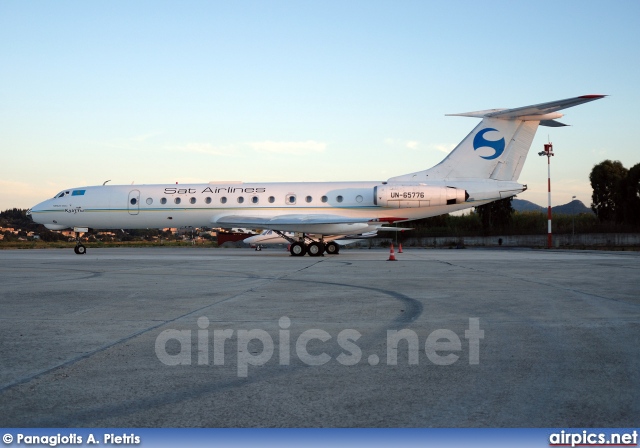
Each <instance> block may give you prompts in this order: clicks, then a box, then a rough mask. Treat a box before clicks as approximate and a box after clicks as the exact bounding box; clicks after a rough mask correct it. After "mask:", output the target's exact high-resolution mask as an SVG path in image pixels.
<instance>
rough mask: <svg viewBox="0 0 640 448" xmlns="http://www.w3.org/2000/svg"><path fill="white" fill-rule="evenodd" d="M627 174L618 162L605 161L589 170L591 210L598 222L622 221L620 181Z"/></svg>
mask: <svg viewBox="0 0 640 448" xmlns="http://www.w3.org/2000/svg"><path fill="white" fill-rule="evenodd" d="M627 173H628V170H627V169H626V168H625V167H624V166H623V165H622V163H621V162H620V161H619V160H616V161H611V160H605V161H604V162H600V163H599V164H597V165H595V166H594V167H593V169H592V170H591V174H590V175H589V180H590V181H591V188H593V195H592V196H591V200H592V204H591V209H592V210H593V211H594V212H595V214H596V216H598V219H599V220H600V221H617V222H621V221H622V219H623V213H622V210H623V207H622V196H623V195H622V194H621V191H622V181H623V179H624V178H625V177H626V176H627Z"/></svg>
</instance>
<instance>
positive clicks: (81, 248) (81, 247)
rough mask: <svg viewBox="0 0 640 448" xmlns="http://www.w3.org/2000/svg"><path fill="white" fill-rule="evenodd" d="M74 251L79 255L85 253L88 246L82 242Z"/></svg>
mask: <svg viewBox="0 0 640 448" xmlns="http://www.w3.org/2000/svg"><path fill="white" fill-rule="evenodd" d="M73 251H74V252H75V253H76V254H78V255H84V254H86V253H87V248H86V247H84V246H83V245H82V244H78V245H77V246H76V247H75V249H73Z"/></svg>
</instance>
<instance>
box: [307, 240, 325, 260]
mask: <svg viewBox="0 0 640 448" xmlns="http://www.w3.org/2000/svg"><path fill="white" fill-rule="evenodd" d="M307 252H308V253H309V256H310V257H319V256H320V255H322V254H323V253H324V244H322V243H320V242H318V241H314V242H313V243H311V244H309V246H307Z"/></svg>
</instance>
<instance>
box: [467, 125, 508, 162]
mask: <svg viewBox="0 0 640 448" xmlns="http://www.w3.org/2000/svg"><path fill="white" fill-rule="evenodd" d="M491 131H495V132H498V130H497V129H493V128H484V129H482V130H481V131H480V132H478V133H477V134H476V136H475V137H474V138H473V150H474V151H475V150H477V149H478V148H484V147H485V146H486V147H489V148H492V149H493V150H494V151H495V152H494V153H493V154H492V155H490V156H480V157H482V158H483V159H486V160H493V159H497V158H498V157H500V156H501V155H502V153H503V152H504V147H505V141H504V138H501V139H500V140H487V139H486V138H484V134H485V133H487V132H491Z"/></svg>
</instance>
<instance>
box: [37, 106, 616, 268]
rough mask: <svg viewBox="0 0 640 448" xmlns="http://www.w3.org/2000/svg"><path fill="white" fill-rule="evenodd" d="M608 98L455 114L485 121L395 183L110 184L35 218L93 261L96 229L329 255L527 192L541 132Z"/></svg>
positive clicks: (58, 199)
mask: <svg viewBox="0 0 640 448" xmlns="http://www.w3.org/2000/svg"><path fill="white" fill-rule="evenodd" d="M605 96H606V95H583V96H578V97H573V98H567V99H564V100H558V101H551V102H547V103H541V104H535V105H532V106H525V107H518V108H515V109H490V110H482V111H476V112H466V113H461V114H451V115H452V116H463V117H474V118H481V121H480V123H479V124H478V125H477V126H475V128H474V129H473V130H472V131H471V132H470V133H469V134H468V135H467V136H466V137H465V138H464V139H463V140H462V141H461V142H460V143H459V144H458V145H457V146H456V147H455V148H454V149H453V150H452V151H451V152H450V153H449V154H448V155H447V156H446V157H445V158H444V159H443V160H442V161H441V162H440V163H439V164H437V165H435V166H434V167H432V168H429V169H425V170H421V171H416V172H413V173H409V174H404V175H400V176H396V177H392V178H390V179H387V180H386V181H368V182H272V183H266V182H254V183H243V182H209V183H208V184H186V185H174V184H159V185H104V184H103V185H100V186H87V187H76V188H69V189H65V190H63V191H61V192H59V193H58V194H56V195H55V196H54V197H53V198H51V199H47V200H45V201H44V202H41V203H39V204H37V205H36V206H34V207H33V208H31V209H30V211H29V214H30V215H31V217H32V219H33V220H34V221H35V222H37V223H40V224H44V226H45V227H46V228H48V229H51V230H62V229H67V228H72V229H73V230H74V232H76V247H75V248H74V251H75V252H76V253H77V254H84V253H86V248H85V247H84V246H83V245H82V244H80V242H79V239H78V236H79V235H80V233H81V232H87V231H88V229H89V228H93V229H114V228H116V229H121V228H122V229H145V228H164V227H182V226H193V227H204V226H206V227H222V228H232V227H247V228H261V229H271V230H273V231H274V232H276V233H278V234H279V235H280V236H282V237H284V238H285V239H286V240H287V241H289V242H290V243H291V246H290V253H291V255H293V256H304V255H305V254H309V255H310V256H320V255H323V253H324V252H325V251H326V249H327V245H326V244H325V240H324V236H325V235H353V234H361V233H366V232H373V231H377V230H379V229H381V228H383V226H384V225H386V224H390V223H397V222H401V221H402V222H403V221H410V220H415V219H421V218H427V217H431V216H437V215H442V214H446V213H451V212H455V211H458V210H463V209H466V208H471V207H477V206H479V205H483V204H487V203H489V202H492V201H496V200H499V199H504V198H508V197H512V196H515V195H517V194H519V193H521V192H523V191H525V190H526V189H527V186H526V185H524V184H520V183H518V178H519V176H520V172H521V171H522V167H523V165H524V163H525V160H526V157H527V153H528V152H529V148H530V146H531V143H532V141H533V138H534V136H535V133H536V131H537V129H538V126H550V127H560V126H566V125H565V124H563V123H561V122H559V121H557V119H559V118H561V117H562V116H563V114H561V113H559V112H558V111H559V110H563V109H566V108H569V107H573V106H577V105H580V104H583V103H587V102H590V101H594V100H598V99H601V98H604V97H605ZM284 232H294V233H295V236H294V237H288V236H286V233H284ZM310 235H314V238H311V237H310Z"/></svg>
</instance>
